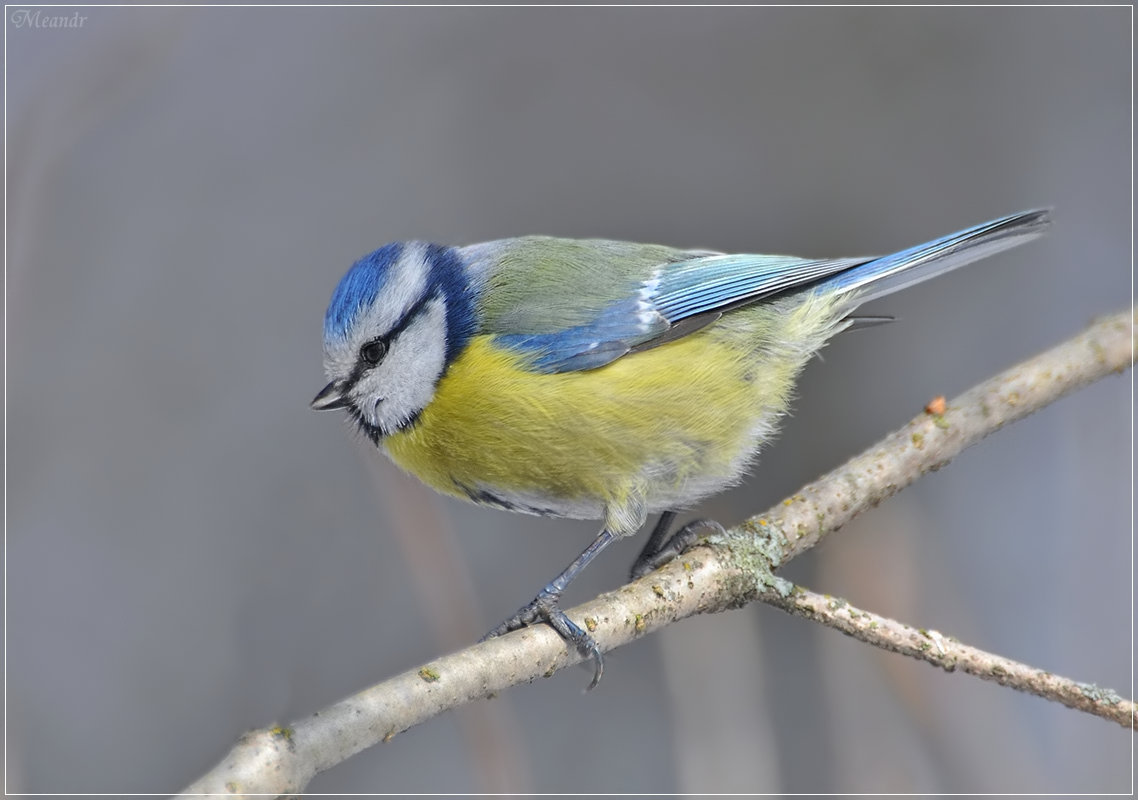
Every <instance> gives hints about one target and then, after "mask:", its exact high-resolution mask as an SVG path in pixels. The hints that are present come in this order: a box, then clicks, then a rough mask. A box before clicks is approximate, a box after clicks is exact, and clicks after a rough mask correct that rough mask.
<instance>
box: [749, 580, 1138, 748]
mask: <svg viewBox="0 0 1138 800" xmlns="http://www.w3.org/2000/svg"><path fill="white" fill-rule="evenodd" d="M764 599H765V600H766V601H767V602H768V603H769V604H770V605H773V606H776V607H777V608H781V609H782V610H783V611H786V612H787V613H789V614H793V615H794V616H796V617H803V618H805V619H809V620H813V621H814V622H820V623H821V624H823V625H825V626H827V627H830V628H834V629H835V630H839V631H841V632H842V633H845V634H848V635H849V636H852V637H853V638H855V639H858V640H860V641H862V642H865V643H866V644H871V645H873V646H874V647H880V648H881V649H883V650H889V651H891V652H893V653H900V654H901V655H905V656H910V657H912V658H916V659H920V660H921V661H927V662H928V663H930V664H932V665H933V666H936V667H940V668H941V669H943V670H944V671H945V672H955V671H956V670H960V671H961V672H967V673H968V674H969V675H975V676H977V677H978V678H983V679H984V680H986V681H995V682H996V683H998V684H1000V685H1001V686H1010V687H1011V688H1013V689H1016V690H1018V691H1021V692H1027V693H1029V694H1034V695H1038V696H1039V697H1044V698H1046V699H1048V700H1055V701H1056V702H1059V703H1062V704H1063V705H1065V706H1067V707H1069V708H1075V709H1078V710H1079V711H1086V712H1087V713H1088V714H1094V715H1096V716H1099V717H1102V718H1104V719H1109V720H1113V721H1115V722H1117V723H1118V724H1119V725H1121V726H1122V727H1124V728H1128V729H1131V730H1133V729H1134V728H1135V723H1136V721H1138V707H1136V706H1135V704H1134V701H1133V700H1125V699H1123V698H1122V697H1121V696H1119V695H1118V693H1116V692H1113V691H1111V690H1110V689H1102V688H1099V687H1098V686H1095V685H1094V684H1090V683H1079V682H1078V681H1073V680H1071V679H1070V678H1064V677H1062V676H1060V675H1055V674H1053V673H1050V672H1047V671H1046V670H1042V669H1037V668H1035V667H1031V666H1028V665H1027V664H1021V663H1020V662H1018V661H1012V660H1011V659H1010V658H1004V657H1003V656H998V655H995V654H994V653H988V652H985V651H984V650H981V649H979V648H977V647H972V646H970V645H966V644H963V643H961V642H960V641H958V640H956V639H954V638H952V637H951V636H945V635H944V634H942V633H940V632H939V631H934V630H926V629H924V628H912V627H910V626H908V625H905V624H904V623H901V622H898V621H897V620H894V619H889V617H883V616H880V615H879V614H874V613H873V612H872V611H864V610H862V609H860V608H856V607H854V606H852V605H850V604H849V603H848V602H847V601H845V600H843V599H841V598H839V597H830V596H829V595H823V594H818V593H817V592H812V591H810V590H809V589H804V588H802V587H801V586H795V587H794V588H793V589H791V591H790V594H788V595H786V596H785V597H783V596H781V595H776V596H773V597H769V598H764Z"/></svg>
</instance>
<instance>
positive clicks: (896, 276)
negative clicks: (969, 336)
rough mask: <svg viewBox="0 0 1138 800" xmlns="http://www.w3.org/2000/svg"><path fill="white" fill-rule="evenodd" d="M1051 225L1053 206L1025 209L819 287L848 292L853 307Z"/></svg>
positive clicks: (854, 270) (1004, 247)
mask: <svg viewBox="0 0 1138 800" xmlns="http://www.w3.org/2000/svg"><path fill="white" fill-rule="evenodd" d="M1050 225H1051V210H1050V209H1035V210H1032V211H1021V212H1020V213H1018V214H1012V215H1010V216H1007V217H1001V218H999V219H994V220H992V221H990V222H985V223H983V224H981V225H975V226H973V227H971V228H966V229H965V230H962V231H958V232H956V233H953V234H949V235H948V236H944V237H941V238H940V239H934V240H933V241H931V242H926V243H924V244H919V245H917V246H916V247H910V248H909V249H907V250H902V251H900V252H898V253H893V254H892V255H888V256H882V257H881V258H877V259H874V260H873V261H869V262H866V263H864V264H861V265H859V266H856V267H853V268H852V269H848V270H845V271H843V272H839V273H838V274H836V275H832V276H830V277H828V278H825V279H823V280H821V281H819V282H818V283H817V284H815V288H816V289H818V290H822V291H834V292H837V293H839V294H847V293H848V294H849V295H850V310H852V309H853V308H856V307H857V306H859V305H861V304H862V303H865V302H868V301H869V300H875V299H877V298H879V297H884V296H885V295H888V294H893V292H897V291H900V290H901V289H906V288H908V287H910V286H913V285H915V284H918V283H920V282H922V281H926V280H928V279H929V278H934V277H936V276H937V275H941V274H943V273H945V272H948V271H949V270H953V269H956V268H957V267H962V266H964V265H965V264H970V263H971V262H973V261H976V260H978V259H981V258H984V257H986V256H989V255H992V254H993V253H998V252H1000V251H1001V250H1007V249H1008V248H1010V247H1015V246H1016V245H1019V244H1023V243H1024V242H1026V241H1029V240H1030V239H1034V238H1036V237H1037V236H1040V235H1042V234H1043V233H1044V232H1045V231H1046V230H1047V228H1048V227H1049V226H1050Z"/></svg>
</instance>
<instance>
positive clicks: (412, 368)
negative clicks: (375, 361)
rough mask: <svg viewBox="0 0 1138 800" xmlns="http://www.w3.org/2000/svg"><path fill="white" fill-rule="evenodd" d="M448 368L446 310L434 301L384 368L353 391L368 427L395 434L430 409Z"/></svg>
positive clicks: (394, 343)
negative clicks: (428, 406)
mask: <svg viewBox="0 0 1138 800" xmlns="http://www.w3.org/2000/svg"><path fill="white" fill-rule="evenodd" d="M445 368H446V306H445V304H444V303H443V301H442V300H440V299H439V298H437V297H436V298H434V299H432V300H430V301H428V302H427V304H426V305H424V306H423V308H422V310H421V311H420V312H419V313H418V314H417V315H416V316H415V319H414V321H412V322H411V323H410V324H409V325H408V326H407V327H406V328H404V329H403V331H402V332H401V333H400V334H399V335H398V336H396V337H395V339H394V341H392V342H391V343H390V349H389V350H388V351H387V355H386V356H385V357H384V359H383V361H382V362H380V364H379V366H377V367H374V368H373V369H371V370H369V371H368V372H367V373H365V374H364V375H363V376H362V377H361V378H360V380H359V382H358V383H357V384H356V386H355V388H353V389H352V402H353V404H354V405H355V406H356V408H357V409H358V410H359V413H360V415H361V416H362V417H363V418H364V420H365V421H367V422H368V423H369V424H371V425H374V426H376V427H378V428H380V429H381V430H383V431H385V432H387V433H393V432H395V431H396V430H398V429H399V428H400V427H401V426H402V425H404V424H406V423H407V422H408V421H409V420H411V419H412V418H414V417H415V415H416V414H418V413H419V412H420V411H422V410H423V409H424V408H426V407H427V404H428V403H430V402H431V398H433V397H434V395H435V384H436V383H438V380H439V378H440V377H441V376H442V374H443V370H444V369H445Z"/></svg>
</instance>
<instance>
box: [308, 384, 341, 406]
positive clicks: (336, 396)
mask: <svg viewBox="0 0 1138 800" xmlns="http://www.w3.org/2000/svg"><path fill="white" fill-rule="evenodd" d="M309 405H311V406H312V408H314V409H315V410H316V411H331V410H332V409H334V408H344V407H345V406H347V405H348V401H347V400H345V399H344V396H343V395H342V394H340V386H339V384H337V383H336V382H335V381H332V382H331V383H330V384H328V385H327V386H325V387H324V388H323V389H321V390H320V394H318V395H316V397H314V398H312V402H311V403H309Z"/></svg>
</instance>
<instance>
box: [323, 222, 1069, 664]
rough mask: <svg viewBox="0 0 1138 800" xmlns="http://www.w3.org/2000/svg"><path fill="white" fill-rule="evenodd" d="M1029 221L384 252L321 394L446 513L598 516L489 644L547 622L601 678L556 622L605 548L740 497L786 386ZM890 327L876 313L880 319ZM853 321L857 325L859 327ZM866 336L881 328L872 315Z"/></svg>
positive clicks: (663, 553) (568, 624)
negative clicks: (884, 312) (473, 506)
mask: <svg viewBox="0 0 1138 800" xmlns="http://www.w3.org/2000/svg"><path fill="white" fill-rule="evenodd" d="M1049 224H1050V214H1049V212H1048V211H1047V210H1036V211H1026V212H1023V213H1019V214H1013V215H1011V216H1008V217H1003V218H1001V219H996V220H992V221H991V222H986V223H984V224H982V225H977V226H975V227H972V228H968V229H966V230H963V231H960V232H959V233H954V234H952V235H950V236H945V237H944V238H941V239H937V240H935V241H932V242H928V243H926V244H921V245H918V246H916V247H911V248H909V249H908V250H902V251H901V252H898V253H894V254H893V255H888V256H883V257H872V258H864V257H863V258H837V259H806V258H795V257H793V256H777V255H750V254H739V255H729V254H722V253H714V252H707V251H690V250H679V249H674V248H671V247H664V246H660V245H646V244H633V243H629V242H617V241H607V240H597V239H591V240H574V239H557V238H551V237H545V236H524V237H520V238H515V239H501V240H498V241H493V242H486V243H483V244H475V245H469V246H467V247H447V246H442V245H437V244H426V243H423V242H395V243H392V244H388V245H385V246H383V247H381V248H380V249H378V250H376V251H375V252H374V253H371V254H370V255H367V256H364V257H363V258H361V259H360V260H359V261H357V262H356V263H355V264H354V265H352V267H351V269H349V270H348V272H347V274H346V275H344V277H343V279H342V280H341V281H340V283H339V285H338V286H337V287H336V290H335V292H334V293H333V295H332V300H331V303H330V304H329V306H328V311H327V314H326V315H325V318H324V370H325V372H326V373H327V377H328V379H329V383H328V385H327V386H325V387H324V389H322V390H321V392H320V393H319V394H318V395H317V396H316V398H315V399H314V400H313V401H312V407H313V408H314V409H318V410H325V409H335V408H343V409H345V410H346V411H347V413H348V415H349V416H350V417H351V419H352V420H353V421H354V422H355V424H356V426H357V427H358V428H359V430H360V431H362V432H363V433H364V434H366V436H367V437H368V438H369V439H371V441H372V442H374V443H375V444H376V445H377V446H378V447H380V448H381V449H382V450H383V451H384V452H386V453H387V455H388V456H389V457H390V458H391V459H392V460H393V461H394V462H395V463H396V464H398V465H399V466H400V467H402V468H403V469H405V470H406V471H408V472H410V473H411V474H413V475H415V476H417V477H418V478H420V479H421V480H422V481H424V482H425V483H427V484H429V485H430V486H433V487H434V488H435V489H437V490H439V491H441V492H443V493H445V494H449V495H453V496H455V497H460V498H464V499H467V500H471V501H473V502H475V503H480V504H483V505H489V506H495V507H497V508H503V509H507V510H510V511H522V512H526V513H529V514H540V515H545V516H555V517H572V518H578V519H601V520H603V521H604V528H603V529H602V531H601V533H600V534H599V535H598V536H597V538H596V540H595V541H593V543H592V544H590V545H589V547H588V548H586V550H585V551H584V552H583V553H582V554H581V555H580V556H579V557H578V558H577V559H576V560H575V561H574V562H573V563H572V564H571V565H570V566H569V567H568V568H567V569H566V570H565V571H564V572H563V573H561V574H560V575H559V576H558V577H557V578H555V579H554V580H553V581H552V582H550V583H549V584H548V585H547V586H546V587H545V588H544V589H543V590H542V591H541V592H540V593H539V594H538V595H537V597H536V598H534V600H533V602H531V603H529V604H528V605H526V606H524V607H522V608H521V609H519V611H518V613H517V614H515V615H514V616H513V617H511V618H510V619H508V620H506V621H505V622H504V623H502V624H501V625H500V626H498V628H496V629H494V630H493V631H491V632H490V634H488V635H489V636H496V635H500V634H503V633H505V632H507V631H509V630H514V629H516V628H520V627H523V626H525V625H529V624H531V623H534V622H539V621H544V622H547V623H548V624H550V625H551V626H552V627H553V628H554V629H555V630H556V631H557V632H558V633H559V634H560V635H561V636H562V637H563V638H564V639H565V640H566V641H567V642H568V643H570V644H571V645H573V646H574V647H576V648H577V649H578V650H579V651H580V652H582V653H583V654H586V655H591V656H592V657H593V659H594V661H595V673H594V678H593V684H592V685H596V681H597V680H599V678H600V675H601V671H602V668H603V662H602V660H601V654H600V651H599V650H598V649H597V647H596V644H595V643H594V642H593V639H592V638H591V637H590V636H589V635H588V633H586V632H585V631H584V630H582V629H581V628H580V627H578V626H577V625H576V624H575V623H573V622H572V621H571V620H569V618H568V617H567V616H566V615H565V614H564V613H563V612H562V611H561V609H560V607H559V600H560V597H561V594H562V592H563V591H564V589H565V587H566V586H567V585H568V584H569V582H570V581H572V580H573V578H574V577H575V576H576V575H577V574H578V573H579V572H580V571H581V570H582V569H583V568H584V567H585V566H586V565H587V564H588V563H589V562H590V561H592V560H593V558H595V557H596V555H597V554H598V553H600V552H601V551H602V550H603V549H604V548H605V547H606V546H607V545H608V544H609V543H610V542H612V541H613V540H614V539H618V538H620V537H623V536H628V535H630V534H632V533H635V532H636V531H637V530H638V529H639V528H640V527H641V526H642V525H644V523H645V521H646V519H647V517H648V515H649V514H652V513H661V515H662V516H661V519H660V522H659V524H658V525H657V526H656V528H655V530H654V531H653V533H652V536H651V537H650V540H649V542H648V545H646V547H645V549H644V552H642V553H641V555H640V558H639V559H638V560H637V563H636V565H635V566H634V568H633V572H634V574H639V573H642V572H644V571H646V570H647V569H650V568H652V567H654V566H655V565H657V564H658V563H660V562H661V559H662V558H666V557H667V556H668V555H674V553H675V552H676V551H677V550H678V549H682V547H683V546H685V545H686V543H687V542H686V541H685V539H686V538H691V536H690V534H691V533H692V532H693V530H694V528H692V527H691V526H689V527H688V528H687V529H685V531H682V532H681V534H684V535H681V536H679V538H678V539H675V542H674V543H672V544H668V545H666V544H665V537H666V534H667V528H668V527H669V525H670V523H671V521H672V519H673V517H674V512H675V510H677V509H682V508H685V507H687V506H690V505H692V504H693V503H695V502H697V501H698V500H700V499H701V498H703V497H706V496H708V495H710V494H713V493H715V492H718V491H720V490H721V489H723V488H725V487H727V486H729V485H731V484H733V483H735V482H737V481H738V480H739V479H740V478H741V477H742V475H743V474H744V473H745V471H746V470H747V468H748V466H749V465H750V464H751V463H752V461H753V460H754V458H755V455H756V453H757V451H758V450H759V448H760V447H761V446H762V444H763V443H764V442H765V441H766V440H767V439H768V438H770V436H771V435H772V434H773V433H774V431H775V428H776V426H777V424H778V422H779V418H780V417H781V416H782V415H783V414H784V413H786V411H787V407H788V403H789V400H790V397H791V394H792V391H793V387H794V382H795V379H796V377H797V375H798V373H799V371H800V370H801V369H802V367H803V366H804V365H805V364H806V362H807V361H808V360H809V359H810V357H811V356H812V355H813V354H814V353H816V352H817V351H818V350H819V349H820V348H821V347H822V346H823V345H824V344H825V342H826V340H827V339H829V338H830V337H831V336H833V335H834V334H836V333H838V332H839V331H842V330H845V329H847V328H849V327H851V326H853V325H855V324H858V322H859V320H858V318H855V317H851V316H850V314H851V312H852V311H853V310H854V309H855V308H856V307H857V306H858V305H860V304H861V303H864V302H866V301H867V300H871V299H875V298H878V297H882V296H884V295H887V294H890V293H892V292H895V291H898V290H899V289H903V288H905V287H907V286H911V285H913V284H915V283H918V282H919V281H923V280H926V279H928V278H931V277H933V276H935V275H939V274H941V273H943V272H946V271H948V270H950V269H954V268H956V267H959V266H961V265H963V264H966V263H969V262H971V261H974V260H976V259H978V258H982V257H984V256H987V255H990V254H992V253H995V252H998V251H1000V250H1004V249H1007V248H1009V247H1013V246H1015V245H1018V244H1020V243H1022V242H1025V241H1028V240H1030V239H1032V238H1035V237H1036V236H1038V235H1040V234H1041V233H1042V232H1043V231H1044V230H1045V229H1046V228H1047V227H1048V226H1049ZM885 319H888V318H885ZM864 321H865V319H864V318H863V319H862V322H864ZM871 321H883V320H882V318H876V319H875V320H874V319H871Z"/></svg>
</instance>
